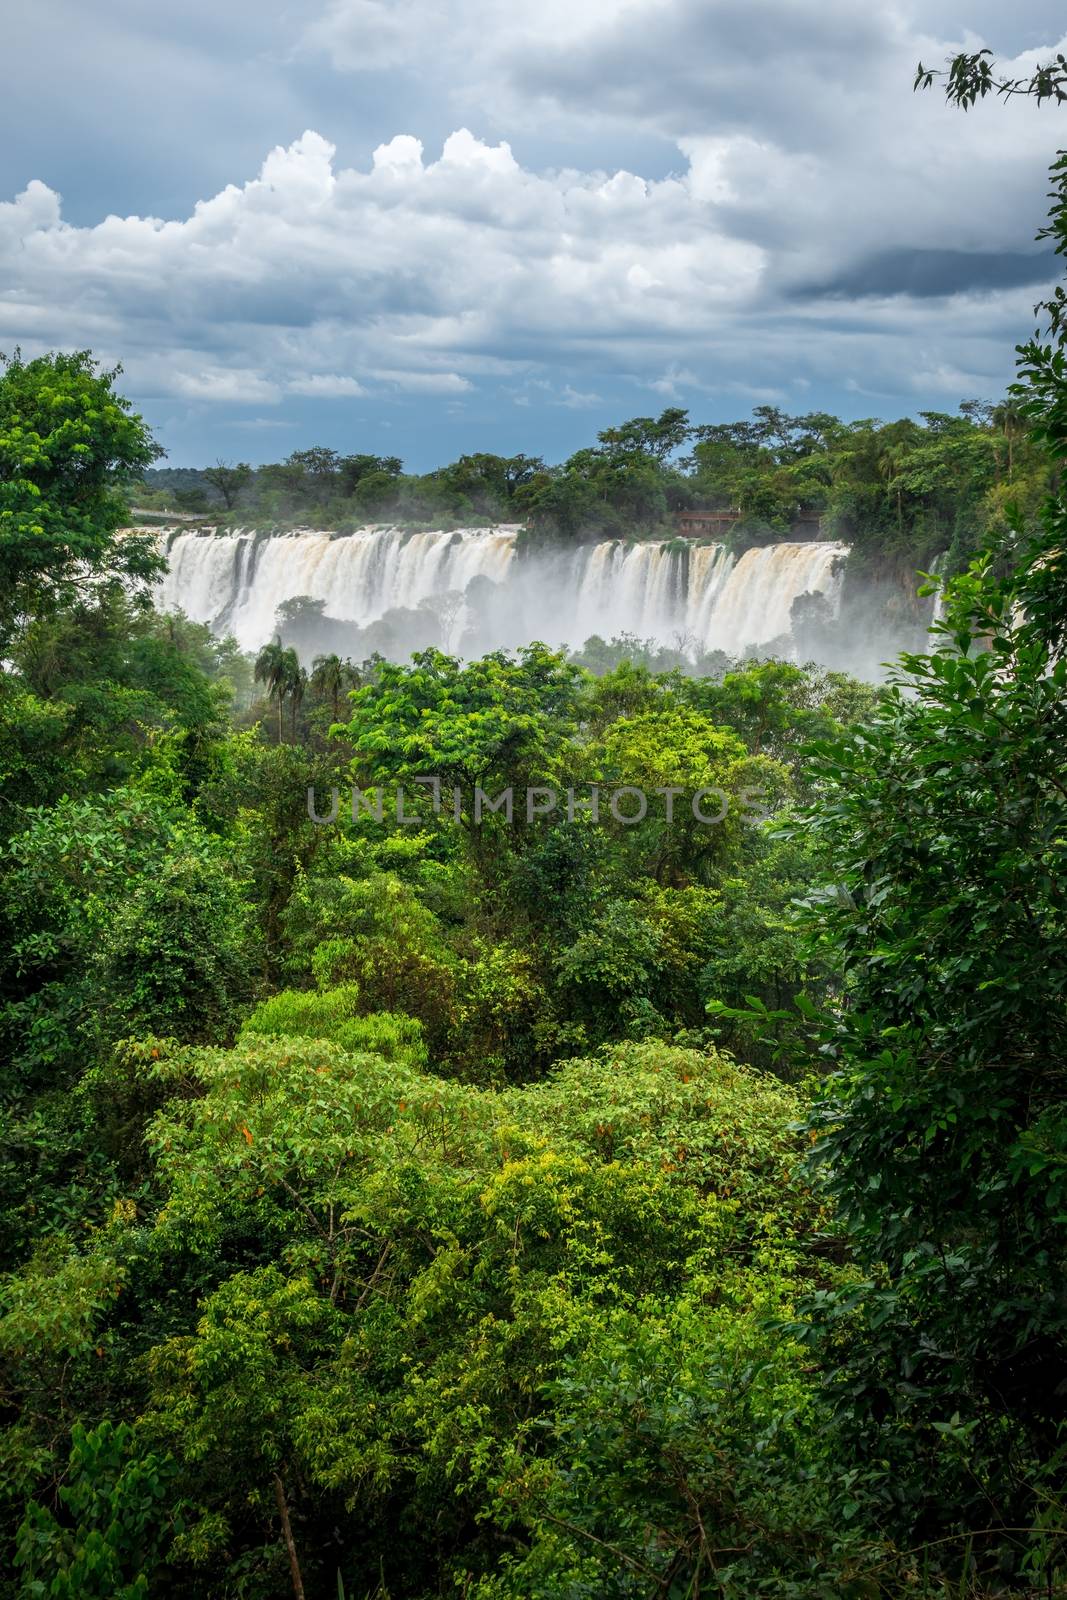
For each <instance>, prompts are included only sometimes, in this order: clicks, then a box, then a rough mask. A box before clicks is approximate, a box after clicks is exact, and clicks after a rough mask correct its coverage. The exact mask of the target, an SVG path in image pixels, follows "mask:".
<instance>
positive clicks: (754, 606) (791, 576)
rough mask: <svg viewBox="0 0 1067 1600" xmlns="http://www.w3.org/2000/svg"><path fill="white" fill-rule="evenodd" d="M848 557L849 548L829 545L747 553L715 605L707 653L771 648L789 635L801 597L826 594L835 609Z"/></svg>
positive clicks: (777, 547)
mask: <svg viewBox="0 0 1067 1600" xmlns="http://www.w3.org/2000/svg"><path fill="white" fill-rule="evenodd" d="M847 553H848V547H847V545H843V544H838V543H836V542H834V541H829V540H826V541H824V540H818V541H814V542H812V543H810V544H765V545H761V546H760V547H759V548H758V549H755V550H746V551H745V554H744V555H743V556H742V557H741V559H740V561H738V562H737V564H736V566H734V567H732V568H731V570H730V573H729V575H728V576H727V578H726V580H725V582H723V583H722V585H721V587H720V588H719V591H718V593H717V594H716V595H715V597H714V600H713V602H712V604H711V608H710V615H709V617H708V622H707V633H706V634H705V636H704V642H705V644H706V646H707V648H708V649H713V650H725V651H726V652H727V654H728V655H739V654H741V652H742V651H743V650H745V649H746V648H747V647H748V646H750V645H761V644H770V642H771V640H772V639H777V638H779V637H780V636H781V635H782V634H785V633H788V632H789V614H790V609H791V607H792V604H793V601H794V600H796V599H797V598H798V596H799V595H802V594H814V593H818V594H823V595H825V596H826V597H827V599H828V600H829V601H830V602H831V603H832V604H836V602H837V600H838V597H839V592H840V585H841V578H840V573H839V572H838V571H835V568H836V567H840V566H843V563H842V562H841V557H842V556H844V555H846V554H847Z"/></svg>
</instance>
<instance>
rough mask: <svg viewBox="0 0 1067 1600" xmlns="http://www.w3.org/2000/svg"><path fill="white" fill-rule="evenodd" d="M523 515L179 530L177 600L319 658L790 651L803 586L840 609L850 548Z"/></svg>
mask: <svg viewBox="0 0 1067 1600" xmlns="http://www.w3.org/2000/svg"><path fill="white" fill-rule="evenodd" d="M518 531H519V530H518V528H517V526H513V525H511V526H509V525H504V526H500V525H498V526H492V527H488V526H487V527H472V528H461V529H457V530H454V531H433V532H422V533H409V532H407V531H406V530H403V529H400V528H376V527H367V528H363V529H360V530H358V531H357V532H354V533H346V534H331V533H325V532H317V531H311V530H296V531H293V532H289V533H280V534H265V533H261V532H257V531H255V530H239V531H227V532H218V533H216V532H210V531H208V532H205V531H184V530H174V531H171V532H169V533H167V534H165V535H164V543H165V549H166V554H167V561H168V567H167V572H166V575H165V577H164V579H163V581H162V584H161V586H160V592H159V597H158V604H159V605H160V607H161V608H162V609H166V610H177V609H180V610H182V611H184V612H185V613H186V614H187V615H188V616H190V617H192V618H193V619H194V620H196V621H199V622H207V623H209V624H210V625H211V627H212V628H213V629H214V630H215V631H216V632H218V633H232V634H233V635H234V636H235V637H236V639H237V641H238V643H239V644H240V645H241V646H242V648H244V649H246V650H254V649H257V648H259V647H260V646H261V645H263V644H264V643H266V642H267V640H268V639H270V638H272V637H273V636H274V635H275V634H278V633H280V634H281V635H282V636H283V637H284V638H285V641H286V642H287V643H293V644H294V645H295V646H296V647H297V649H298V650H299V651H300V653H301V654H302V655H303V656H305V657H306V658H310V657H311V656H313V655H315V654H319V653H324V652H327V651H336V652H337V653H338V654H340V655H348V656H351V657H353V658H355V659H359V658H362V657H364V656H366V655H369V654H371V653H372V652H374V651H378V652H380V653H381V654H382V655H385V656H388V657H392V658H394V659H402V658H405V657H406V656H407V655H408V654H410V652H411V651H412V650H413V649H418V648H421V647H423V646H425V645H429V644H437V645H441V646H442V647H443V648H445V649H449V650H452V651H457V652H459V653H461V654H463V655H476V654H480V653H482V652H484V651H486V650H491V649H497V648H502V647H514V646H517V645H520V644H525V643H528V642H529V641H530V640H532V639H541V640H543V641H544V642H546V643H548V644H550V645H558V646H567V647H570V648H576V647H578V646H581V645H582V644H584V643H585V641H587V640H588V639H590V638H591V637H592V636H599V637H601V638H604V639H610V638H613V637H617V636H620V635H628V636H632V637H634V638H637V639H640V640H647V641H652V640H654V641H657V642H658V643H659V644H661V645H663V646H667V647H669V648H671V649H673V650H674V651H676V652H678V653H679V654H681V655H684V656H686V657H688V658H689V659H691V660H693V661H694V662H695V661H697V660H698V659H699V658H700V657H701V656H703V655H706V654H707V653H709V652H712V651H722V652H725V653H727V654H729V655H731V656H740V655H742V654H744V653H745V652H746V651H749V650H753V649H759V648H761V647H768V646H770V645H772V644H778V645H779V646H783V644H784V646H785V647H788V635H789V633H790V627H791V618H792V614H793V611H794V608H795V606H796V604H797V602H798V601H799V600H800V599H801V597H805V596H807V597H818V601H819V608H818V609H819V615H820V616H824V617H826V618H831V619H832V617H833V616H834V615H835V614H836V610H837V605H838V599H839V595H840V590H841V581H842V570H843V566H844V557H845V556H846V554H847V548H846V547H845V546H844V545H842V544H839V543H836V542H832V541H814V542H810V543H782V544H772V545H764V546H761V547H759V548H756V549H752V550H749V551H747V552H746V553H745V554H743V555H741V556H740V557H735V556H733V555H732V554H731V553H730V552H729V551H728V550H727V548H726V547H725V546H724V545H721V544H710V543H695V542H686V541H683V540H679V539H674V540H650V541H644V542H628V541H625V540H619V539H613V540H602V541H599V542H596V543H586V544H575V545H572V546H570V547H569V548H560V547H558V546H543V547H541V548H540V549H534V550H531V549H529V548H520V544H519V541H518V540H517V537H516V536H517V533H518Z"/></svg>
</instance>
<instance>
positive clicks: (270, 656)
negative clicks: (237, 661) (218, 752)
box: [255, 639, 296, 744]
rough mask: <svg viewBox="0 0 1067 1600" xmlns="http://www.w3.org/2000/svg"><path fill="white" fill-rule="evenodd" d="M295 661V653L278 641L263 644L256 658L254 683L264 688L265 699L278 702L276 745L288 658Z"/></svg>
mask: <svg viewBox="0 0 1067 1600" xmlns="http://www.w3.org/2000/svg"><path fill="white" fill-rule="evenodd" d="M289 656H293V659H294V660H295V659H296V656H295V652H294V651H292V650H285V649H283V647H282V641H281V640H280V639H272V640H271V642H270V644H265V645H264V646H263V648H262V650H261V651H260V652H259V655H258V656H257V657H256V669H255V681H256V683H262V684H264V685H265V686H266V690H267V697H268V699H270V700H277V702H278V743H279V744H281V742H282V702H283V700H284V699H285V693H286V688H287V674H288V670H289V664H288V659H287V658H288V657H289Z"/></svg>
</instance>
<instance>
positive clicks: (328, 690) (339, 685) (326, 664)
mask: <svg viewBox="0 0 1067 1600" xmlns="http://www.w3.org/2000/svg"><path fill="white" fill-rule="evenodd" d="M352 676H353V669H352V667H351V666H350V665H349V663H348V662H346V661H342V660H341V657H340V656H339V655H326V656H316V657H315V659H314V661H313V662H312V664H311V677H310V678H309V679H308V682H309V684H310V686H311V690H312V692H313V693H314V694H317V695H321V696H322V697H323V699H325V700H329V702H330V705H331V706H332V707H333V720H334V721H335V722H337V721H339V720H340V716H341V693H342V690H343V689H344V687H345V685H346V684H347V683H350V682H351V681H352Z"/></svg>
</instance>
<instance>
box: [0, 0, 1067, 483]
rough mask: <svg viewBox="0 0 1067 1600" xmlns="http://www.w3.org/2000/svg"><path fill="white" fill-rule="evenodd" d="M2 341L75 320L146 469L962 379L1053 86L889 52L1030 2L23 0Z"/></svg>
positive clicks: (574, 425)
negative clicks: (117, 373)
mask: <svg viewBox="0 0 1067 1600" xmlns="http://www.w3.org/2000/svg"><path fill="white" fill-rule="evenodd" d="M5 42H6V50H5V56H6V63H5V64H6V68H7V70H6V72H5V84H4V97H3V106H2V109H0V123H6V128H5V129H4V134H5V136H4V137H3V138H2V139H0V264H2V273H0V349H10V348H11V347H12V346H13V345H14V344H16V343H20V344H21V345H22V348H23V350H24V351H25V352H27V353H35V352H37V351H38V350H41V349H47V348H51V347H64V348H71V347H86V346H88V347H91V348H92V349H93V350H94V351H96V352H97V353H98V354H100V355H101V356H103V357H104V358H105V359H107V360H108V361H113V360H121V361H122V363H123V365H124V368H125V372H126V378H125V387H126V390H127V392H128V393H129V394H131V395H132V396H133V398H134V399H135V400H136V402H137V404H138V406H139V408H140V409H142V410H143V411H144V412H145V414H146V415H147V416H148V417H149V419H150V420H151V422H152V423H153V425H154V427H155V428H156V430H157V433H158V435H159V437H160V440H161V442H162V443H163V444H164V445H165V446H166V448H167V450H168V452H169V460H170V462H171V464H174V465H185V464H197V463H204V462H206V461H211V460H214V459H215V458H216V457H220V456H221V457H225V458H240V459H249V460H253V461H262V460H276V459H279V458H280V457H282V456H284V455H287V454H288V453H289V451H290V450H294V449H300V448H303V447H305V446H307V445H310V444H330V445H333V446H335V447H337V448H339V449H342V450H346V451H349V450H353V451H354V450H372V451H382V452H387V453H389V454H397V455H401V456H403V457H404V458H405V459H406V461H407V462H408V464H409V466H411V467H412V468H414V469H425V468H427V467H430V466H432V465H435V464H437V463H438V462H440V461H443V460H448V459H451V458H453V457H454V456H456V455H457V454H459V453H460V452H461V451H463V450H472V449H490V450H500V451H512V450H518V449H526V450H530V451H533V452H537V453H543V454H545V455H547V456H548V457H549V458H550V459H559V458H560V457H561V456H563V455H564V454H566V453H567V452H569V451H570V450H571V449H573V448H576V447H577V446H578V445H580V444H583V443H586V442H589V441H591V439H592V437H593V435H594V434H595V432H596V430H597V429H598V428H601V427H604V426H605V425H607V424H608V423H610V422H612V421H615V420H619V419H621V418H623V417H626V416H630V415H634V414H638V413H642V414H643V413H647V412H649V411H653V410H656V409H657V408H660V407H662V406H663V405H668V404H678V405H684V406H688V407H689V408H690V410H691V412H692V413H693V415H694V417H695V418H697V419H699V420H708V421H711V420H726V419H731V418H734V417H738V416H743V415H746V414H747V413H748V411H749V410H750V409H751V407H752V406H753V405H757V404H760V403H762V402H772V403H775V404H780V405H783V406H785V407H786V408H787V409H789V410H793V411H808V410H812V409H815V408H819V409H830V410H836V411H839V412H840V413H841V414H843V415H846V416H851V417H861V416H881V417H890V416H898V415H901V414H903V413H906V412H911V413H914V412H916V411H918V410H920V409H924V408H935V409H949V410H951V409H954V408H955V406H956V404H957V403H958V401H959V400H960V399H962V398H967V397H978V398H996V397H997V396H998V395H999V394H1000V393H1002V392H1003V389H1004V386H1005V384H1006V383H1007V382H1008V380H1009V378H1010V375H1011V367H1012V351H1013V346H1014V344H1015V343H1016V342H1017V341H1018V340H1019V339H1020V338H1023V337H1026V336H1027V334H1028V333H1029V332H1030V331H1031V329H1032V327H1033V325H1034V319H1033V305H1034V302H1035V300H1037V299H1038V298H1039V296H1040V293H1041V290H1042V285H1043V284H1046V283H1048V282H1049V281H1050V280H1051V279H1052V278H1053V277H1054V276H1055V269H1054V265H1053V262H1052V259H1051V258H1050V257H1049V255H1048V253H1047V251H1046V250H1043V248H1042V247H1041V246H1040V245H1037V244H1035V243H1034V242H1033V235H1034V233H1035V231H1036V229H1037V228H1038V226H1039V225H1040V223H1041V221H1042V218H1043V214H1044V207H1045V192H1046V189H1047V181H1046V169H1047V166H1048V162H1049V161H1050V159H1051V158H1052V156H1053V154H1054V153H1055V150H1056V148H1057V146H1058V145H1060V144H1067V112H1064V111H1060V112H1057V111H1056V110H1055V109H1054V108H1049V107H1046V108H1042V109H1039V108H1037V107H1036V106H1032V105H1029V104H1026V103H1023V102H1019V103H1016V104H1013V105H1010V106H1007V107H1005V106H1002V105H1000V104H995V105H983V106H980V107H978V108H977V109H976V110H974V111H972V112H971V113H969V114H968V115H966V116H964V115H963V114H962V113H960V112H958V111H954V110H951V109H950V108H948V107H947V106H945V105H944V103H943V101H942V100H941V98H940V97H939V96H936V95H935V94H933V93H930V94H926V95H919V96H916V95H913V94H912V92H911V82H912V77H913V74H914V68H915V65H916V62H917V61H918V60H919V59H920V58H922V59H923V60H924V61H927V62H928V63H931V64H940V63H941V62H942V61H943V60H944V58H945V57H946V56H947V55H948V53H949V52H950V51H952V50H954V49H959V48H978V47H979V46H980V45H984V44H989V45H990V46H992V47H993V48H994V49H995V50H996V52H997V54H998V57H1000V58H1001V59H1003V60H1004V61H1005V62H1006V63H1007V64H1008V65H1009V67H1010V70H1012V71H1014V72H1019V73H1021V72H1026V71H1029V70H1030V69H1031V68H1032V67H1033V65H1034V64H1036V63H1037V62H1038V61H1039V60H1043V59H1044V58H1045V57H1046V56H1047V55H1048V54H1049V52H1050V51H1051V50H1052V49H1053V48H1056V47H1059V48H1064V17H1063V14H1062V11H1061V8H1060V7H1059V6H1056V7H1054V6H1053V5H1052V4H1051V3H1048V0H1020V3H1019V4H1016V5H1015V6H1013V7H1010V8H1009V7H1004V6H1003V5H1001V4H997V5H994V4H993V0H922V3H920V0H898V3H897V4H889V3H886V0H863V3H860V0H305V4H303V5H297V4H295V3H294V4H288V5H286V4H280V3H278V0H226V3H224V4H222V3H220V0H211V3H209V0H183V3H182V4H181V5H179V4H177V3H176V0H156V3H155V4H153V5H151V6H148V5H145V4H144V0H101V3H100V4H98V5H97V6H95V7H86V6H85V5H84V4H83V3H82V0H36V3H35V5H34V6H32V7H30V6H23V7H20V8H19V9H18V11H17V12H15V11H14V8H12V11H11V13H10V14H9V16H8V18H7V20H6V22H5Z"/></svg>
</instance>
